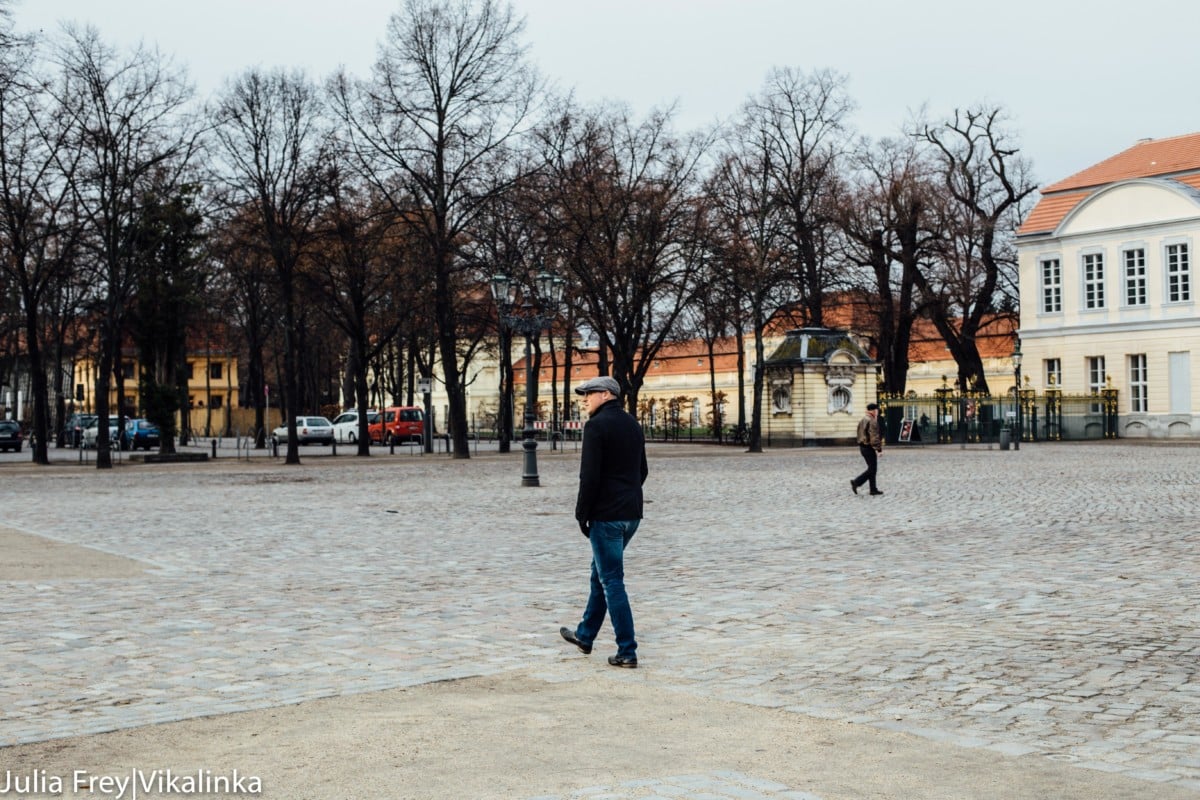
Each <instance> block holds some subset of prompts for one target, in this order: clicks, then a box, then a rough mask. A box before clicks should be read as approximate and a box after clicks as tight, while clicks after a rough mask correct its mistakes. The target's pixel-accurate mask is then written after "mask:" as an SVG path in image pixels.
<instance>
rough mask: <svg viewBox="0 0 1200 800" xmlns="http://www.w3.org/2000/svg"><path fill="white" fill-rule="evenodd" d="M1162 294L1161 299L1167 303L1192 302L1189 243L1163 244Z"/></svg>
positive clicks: (1170, 242)
mask: <svg viewBox="0 0 1200 800" xmlns="http://www.w3.org/2000/svg"><path fill="white" fill-rule="evenodd" d="M1163 293H1164V297H1163V299H1164V301H1165V302H1167V303H1190V302H1192V246H1191V243H1190V242H1188V241H1168V242H1163Z"/></svg>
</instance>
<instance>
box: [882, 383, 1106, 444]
mask: <svg viewBox="0 0 1200 800" xmlns="http://www.w3.org/2000/svg"><path fill="white" fill-rule="evenodd" d="M879 405H880V410H881V412H882V416H883V421H884V436H885V439H886V440H887V442H888V443H890V444H895V443H897V442H922V443H926V444H950V443H959V444H966V443H993V442H995V443H1002V442H1005V441H1021V442H1040V441H1065V440H1083V439H1115V438H1117V408H1118V404H1117V390H1116V389H1101V390H1100V391H1099V392H1097V393H1094V394H1085V395H1068V394H1063V393H1062V392H1061V391H1057V390H1054V389H1051V390H1048V391H1046V392H1045V393H1044V394H1037V393H1036V392H1035V391H1034V390H1033V389H1022V390H1021V392H1020V397H1019V398H1018V397H1015V396H1014V395H1013V394H1012V393H1010V394H1007V395H1002V396H999V397H993V396H991V395H987V394H980V393H978V392H959V391H957V390H955V389H949V388H947V389H938V390H936V391H935V392H934V394H933V396H928V395H926V396H918V395H914V394H909V395H901V396H897V395H890V396H888V395H881V396H880V398H879Z"/></svg>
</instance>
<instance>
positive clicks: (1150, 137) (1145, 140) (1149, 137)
mask: <svg viewBox="0 0 1200 800" xmlns="http://www.w3.org/2000/svg"><path fill="white" fill-rule="evenodd" d="M1153 141H1154V137H1153V136H1145V137H1143V138H1141V139H1138V140H1137V143H1138V144H1145V143H1146V142H1153Z"/></svg>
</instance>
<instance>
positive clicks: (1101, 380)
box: [1087, 356, 1108, 414]
mask: <svg viewBox="0 0 1200 800" xmlns="http://www.w3.org/2000/svg"><path fill="white" fill-rule="evenodd" d="M1107 378H1108V373H1107V372H1106V371H1105V366H1104V356H1088V357H1087V380H1088V391H1089V392H1091V393H1092V394H1100V390H1101V389H1103V388H1104V387H1105V386H1107V385H1108V383H1107ZM1103 410H1104V406H1103V404H1101V403H1092V413H1093V414H1099V413H1101V412H1102V411H1103Z"/></svg>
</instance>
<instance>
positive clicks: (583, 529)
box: [579, 519, 592, 539]
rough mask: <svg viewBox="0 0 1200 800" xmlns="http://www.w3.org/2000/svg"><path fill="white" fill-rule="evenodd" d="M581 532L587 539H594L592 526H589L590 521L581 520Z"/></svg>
mask: <svg viewBox="0 0 1200 800" xmlns="http://www.w3.org/2000/svg"><path fill="white" fill-rule="evenodd" d="M579 530H580V532H582V533H583V535H584V536H586V537H587V538H589V539H590V538H592V531H591V526H590V525H588V521H587V520H586V519H581V520H579Z"/></svg>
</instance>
